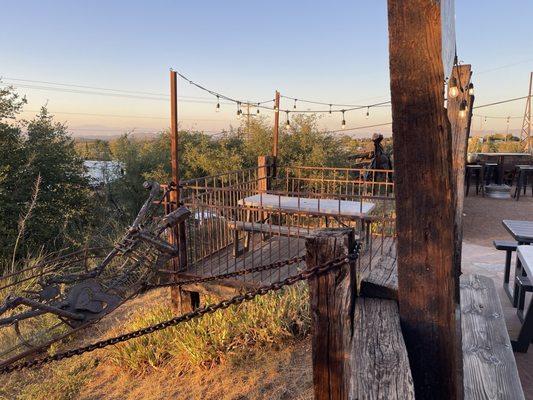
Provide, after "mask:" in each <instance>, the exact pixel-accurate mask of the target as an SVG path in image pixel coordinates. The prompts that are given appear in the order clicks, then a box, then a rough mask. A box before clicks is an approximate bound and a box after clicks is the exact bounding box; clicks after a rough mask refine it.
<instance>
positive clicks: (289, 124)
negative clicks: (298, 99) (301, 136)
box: [285, 111, 291, 129]
mask: <svg viewBox="0 0 533 400" xmlns="http://www.w3.org/2000/svg"><path fill="white" fill-rule="evenodd" d="M286 113H287V122H286V123H285V128H287V129H289V128H290V127H291V123H290V121H289V112H288V111H286Z"/></svg>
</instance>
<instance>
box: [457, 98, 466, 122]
mask: <svg viewBox="0 0 533 400" xmlns="http://www.w3.org/2000/svg"><path fill="white" fill-rule="evenodd" d="M467 109H468V106H467V104H466V101H465V100H463V101H462V102H461V105H460V106H459V117H460V118H465V117H466V111H467Z"/></svg>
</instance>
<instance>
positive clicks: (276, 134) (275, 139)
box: [272, 90, 280, 176]
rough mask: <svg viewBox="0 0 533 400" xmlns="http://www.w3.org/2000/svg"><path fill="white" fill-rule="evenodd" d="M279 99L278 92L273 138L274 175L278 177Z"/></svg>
mask: <svg viewBox="0 0 533 400" xmlns="http://www.w3.org/2000/svg"><path fill="white" fill-rule="evenodd" d="M279 99H280V93H279V92H278V91H277V90H276V97H275V98H274V135H273V136H274V137H273V138H272V157H273V165H272V168H273V173H274V176H275V175H276V172H277V171H276V166H277V162H278V147H279Z"/></svg>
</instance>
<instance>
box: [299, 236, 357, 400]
mask: <svg viewBox="0 0 533 400" xmlns="http://www.w3.org/2000/svg"><path fill="white" fill-rule="evenodd" d="M354 246H355V240H354V232H353V230H351V229H342V228H341V229H321V230H319V231H317V232H315V233H313V234H312V235H310V236H309V237H308V238H307V239H306V249H307V258H306V264H307V268H313V267H315V266H318V265H321V264H324V263H326V262H328V261H331V260H333V259H335V258H337V257H340V256H342V255H347V254H349V253H350V252H351V251H352V250H353V248H354ZM355 273H356V271H355V263H350V264H349V263H346V264H345V265H344V266H342V267H340V268H337V269H335V270H333V271H331V272H329V273H327V274H323V275H321V276H318V277H315V278H312V279H310V280H309V296H310V303H311V320H312V329H313V331H312V347H313V384H314V392H315V399H316V400H326V399H327V400H333V399H348V398H349V397H348V395H349V390H350V386H349V385H350V380H351V374H352V373H353V372H352V371H351V369H350V364H349V354H350V345H351V336H352V315H353V310H354V307H355V297H356V295H357V293H356V291H357V282H356V276H355Z"/></svg>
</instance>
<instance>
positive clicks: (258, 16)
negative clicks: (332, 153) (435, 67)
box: [0, 0, 533, 136]
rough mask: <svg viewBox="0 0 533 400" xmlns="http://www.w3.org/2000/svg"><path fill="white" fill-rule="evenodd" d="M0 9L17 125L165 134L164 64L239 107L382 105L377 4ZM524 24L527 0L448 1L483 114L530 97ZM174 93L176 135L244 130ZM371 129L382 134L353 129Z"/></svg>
mask: <svg viewBox="0 0 533 400" xmlns="http://www.w3.org/2000/svg"><path fill="white" fill-rule="evenodd" d="M1 12H2V14H3V15H4V17H3V18H2V25H3V26H2V33H1V35H2V39H3V40H2V56H1V58H0V76H2V77H3V83H12V84H14V85H15V86H18V90H19V91H20V92H21V93H24V94H27V97H28V100H29V103H28V105H27V106H26V110H27V111H26V112H25V113H24V114H23V116H24V117H30V116H31V115H32V114H34V113H35V112H36V111H37V110H38V109H39V107H40V106H42V105H44V104H47V105H48V108H49V110H50V111H51V112H52V113H53V114H55V115H56V116H57V118H58V119H59V120H61V121H65V122H67V124H68V125H69V127H70V129H71V131H72V132H73V133H74V134H76V135H79V136H84V135H89V134H90V135H94V134H102V135H105V134H119V133H122V132H124V131H127V130H131V129H135V130H136V131H137V132H156V131H157V130H160V129H163V128H165V127H167V126H168V108H169V105H168V100H167V96H168V75H169V74H168V71H169V68H174V69H176V70H178V71H180V72H182V73H183V74H185V75H187V76H189V77H190V78H191V79H192V80H194V81H195V82H198V83H200V84H202V85H204V86H206V87H208V88H210V89H213V90H215V91H217V92H220V93H223V94H226V95H228V96H231V97H234V98H239V99H242V100H250V101H262V100H266V99H271V98H273V97H274V91H275V90H276V89H278V90H280V92H281V93H282V94H284V95H287V96H291V97H297V98H305V99H311V100H319V101H324V102H328V103H329V102H333V103H349V104H354V103H355V104H371V103H375V102H380V101H384V100H388V99H389V75H388V43H387V36H388V32H387V18H386V17H387V12H386V1H385V0H381V1H366V2H362V1H327V2H326V1H306V2H303V1H300V2H296V1H292V2H287V1H270V2H268V3H267V2H253V1H252V2H251V1H246V2H245V1H223V2H220V1H218V2H215V1H202V2H199V1H197V2H185V1H180V2H178V1H150V2H146V1H142V2H141V1H131V0H130V1H91V2H81V1H72V0H70V1H63V0H61V1H48V2H43V1H42V2H37V1H24V2H22V1H20V0H19V1H9V0H6V1H3V2H2V9H1ZM531 15H533V2H531V1H526V0H514V1H508V2H502V1H496V0H483V1H482V0H463V1H457V2H456V18H457V19H456V31H457V43H458V54H459V59H460V61H462V62H464V63H470V64H472V66H473V70H474V76H473V81H474V82H475V85H476V103H477V104H478V105H479V104H484V103H489V102H492V101H498V100H502V99H507V98H512V97H519V96H524V95H526V94H527V84H528V78H529V71H532V70H533V46H531V37H532V33H531ZM35 81H42V82H53V83H62V84H71V85H79V86H87V87H86V88H80V87H73V86H60V85H53V84H50V83H41V82H35ZM52 89H54V90H52ZM104 89H119V90H123V91H131V92H145V93H153V95H147V94H144V93H125V92H118V91H110V90H104ZM178 90H179V95H180V96H182V98H181V99H180V103H179V116H180V123H181V127H183V128H197V129H202V130H206V131H220V130H221V129H223V128H228V127H229V126H230V125H233V126H237V125H238V124H239V121H238V119H237V117H236V113H235V111H236V108H235V106H234V105H230V104H225V103H223V104H222V111H221V112H220V113H215V104H216V100H215V99H214V97H213V96H210V95H208V94H206V93H204V92H201V91H199V90H198V89H195V88H194V87H192V86H191V85H189V84H188V83H185V82H183V81H181V82H180V83H179V89H178ZM82 92H83V93H82ZM292 104H293V103H292V102H285V105H282V107H284V106H287V107H292ZM524 104H525V103H524V101H520V102H515V103H510V104H507V105H503V106H499V107H490V108H484V109H483V110H479V113H478V112H475V114H477V115H487V116H489V117H490V116H496V117H501V118H497V119H495V118H488V119H487V122H483V123H482V121H484V117H476V118H475V119H474V124H473V130H474V133H476V131H478V130H479V129H480V128H483V129H485V130H487V129H491V130H494V129H497V130H499V131H505V130H506V129H507V127H506V120H505V117H507V116H511V117H513V118H511V120H510V131H511V132H514V133H516V132H518V129H519V128H520V126H521V123H522V119H521V118H522V114H523V111H524ZM298 107H301V108H309V107H311V108H313V107H316V106H313V105H306V106H304V105H303V104H298ZM365 113H366V111H355V112H352V113H348V114H347V115H346V121H347V126H348V127H357V126H364V125H370V124H379V123H383V122H388V121H390V109H389V108H380V109H375V110H371V112H370V117H369V118H368V119H367V118H366V117H365ZM88 114H90V115H88ZM282 118H284V117H282ZM340 119H341V118H340V116H339V115H333V116H330V115H325V116H324V117H323V118H322V119H321V122H320V124H321V126H323V127H325V128H328V129H339V128H340ZM481 123H482V125H481ZM374 130H377V131H381V132H383V133H388V132H390V127H383V128H376V129H367V130H361V131H358V133H361V134H368V133H371V132H372V131H374ZM487 132H488V131H487Z"/></svg>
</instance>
